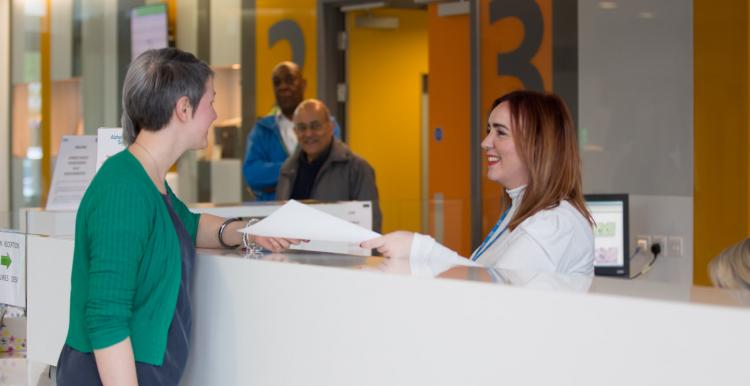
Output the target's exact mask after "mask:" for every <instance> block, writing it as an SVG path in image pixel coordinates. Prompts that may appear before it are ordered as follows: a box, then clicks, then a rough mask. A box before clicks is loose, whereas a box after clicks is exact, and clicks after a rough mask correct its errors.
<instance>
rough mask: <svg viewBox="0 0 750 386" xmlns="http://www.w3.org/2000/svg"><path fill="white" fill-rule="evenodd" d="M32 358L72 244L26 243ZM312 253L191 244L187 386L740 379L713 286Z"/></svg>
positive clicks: (738, 350) (736, 339)
mask: <svg viewBox="0 0 750 386" xmlns="http://www.w3.org/2000/svg"><path fill="white" fill-rule="evenodd" d="M28 240H29V241H28V246H29V250H28V259H29V260H28V267H29V270H28V286H29V287H28V317H29V321H28V334H29V336H28V338H29V347H28V357H29V359H30V360H32V361H36V362H42V363H49V364H54V363H55V362H56V360H57V355H58V353H59V350H60V347H61V346H62V344H63V342H64V339H65V332H66V331H67V322H68V314H67V307H68V301H69V298H68V297H69V275H70V264H71V259H72V250H73V241H72V239H69V238H68V239H64V238H53V237H40V236H29V239H28ZM414 268H415V267H412V266H411V265H410V264H409V263H408V262H405V261H396V260H386V259H382V258H378V257H361V256H348V255H335V254H323V253H310V252H296V253H289V254H273V255H264V256H262V257H253V258H250V257H246V256H243V255H242V253H241V252H239V251H222V250H199V253H198V256H197V260H196V267H195V277H194V284H193V294H192V295H193V312H194V314H193V323H194V324H193V336H192V351H191V354H190V359H189V363H188V368H187V370H186V373H185V377H184V379H183V384H184V385H191V386H192V385H195V386H197V385H201V386H204V385H327V386H330V385H498V384H506V385H550V384H554V385H602V384H607V385H636V384H637V385H641V384H651V385H663V384H680V385H709V384H721V385H746V384H747V379H748V378H747V373H746V370H745V369H746V367H745V366H746V362H747V348H748V347H750V334H748V333H747V332H748V326H750V308H748V307H747V306H746V305H745V303H744V302H745V301H746V299H745V298H744V296H746V295H744V294H738V293H734V292H730V291H724V290H717V289H711V288H695V287H694V288H691V287H673V286H670V285H665V284H659V283H645V282H632V281H625V280H619V279H608V278H593V279H592V278H586V277H577V276H561V275H550V274H534V273H524V272H507V271H506V272H503V271H496V270H488V269H483V268H469V267H454V268H451V269H448V270H446V271H444V272H441V273H440V274H439V275H438V276H437V277H426V276H415V274H416V273H417V272H425V271H429V270H418V269H414Z"/></svg>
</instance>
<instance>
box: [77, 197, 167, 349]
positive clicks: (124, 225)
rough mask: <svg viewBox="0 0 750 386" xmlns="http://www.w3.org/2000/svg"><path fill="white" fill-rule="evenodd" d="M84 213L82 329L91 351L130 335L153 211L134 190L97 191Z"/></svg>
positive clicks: (150, 203) (144, 199) (148, 203)
mask: <svg viewBox="0 0 750 386" xmlns="http://www.w3.org/2000/svg"><path fill="white" fill-rule="evenodd" d="M89 208H90V210H89V211H87V212H86V213H83V214H84V215H86V218H85V221H86V236H87V238H88V244H89V246H90V259H91V260H90V266H89V287H88V300H87V302H86V311H85V324H86V330H87V333H88V336H89V339H90V341H91V346H92V348H93V349H101V348H105V347H109V346H112V345H114V344H116V343H118V342H121V341H122V340H124V339H125V338H127V337H128V336H130V326H129V322H130V319H131V316H132V313H133V310H132V305H133V297H134V294H135V291H136V283H137V278H136V275H137V271H138V266H139V264H140V262H141V259H142V258H143V255H144V253H145V250H146V246H147V242H148V238H149V235H150V234H151V233H152V227H153V217H154V215H155V210H156V208H154V207H153V203H152V202H150V201H149V200H148V199H147V198H146V197H144V193H143V192H142V191H140V190H139V189H138V187H137V186H135V185H132V184H126V183H115V184H109V185H106V186H101V187H100V189H99V190H98V191H96V192H95V194H94V197H92V200H91V205H90V206H89Z"/></svg>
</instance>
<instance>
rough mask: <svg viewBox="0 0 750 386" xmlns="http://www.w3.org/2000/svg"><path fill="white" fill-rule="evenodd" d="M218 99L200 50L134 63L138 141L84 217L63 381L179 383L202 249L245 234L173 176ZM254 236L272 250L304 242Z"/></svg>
mask: <svg viewBox="0 0 750 386" xmlns="http://www.w3.org/2000/svg"><path fill="white" fill-rule="evenodd" d="M214 95H215V92H214V86H213V71H212V70H211V69H210V68H209V67H208V66H207V65H206V64H205V63H204V62H202V61H200V60H199V59H197V58H196V57H195V56H193V55H192V54H189V53H186V52H183V51H180V50H177V49H174V48H164V49H160V50H151V51H147V52H145V53H143V54H142V55H140V56H139V57H138V58H136V59H135V61H134V62H133V63H132V64H131V65H130V68H129V69H128V72H127V75H126V76H125V82H124V84H123V91H122V107H123V114H122V125H123V136H124V138H125V140H126V142H127V143H128V144H129V146H128V148H127V149H125V150H123V151H122V152H120V153H118V154H115V155H114V156H112V157H110V158H109V159H108V160H107V161H106V162H105V163H104V165H102V167H101V169H100V170H99V172H98V173H97V174H96V176H95V177H94V179H93V181H92V182H91V184H90V185H89V187H88V189H87V190H86V193H85V195H84V197H83V200H82V201H81V205H80V207H79V209H78V213H77V215H76V232H75V249H74V254H73V270H72V277H71V294H70V323H69V327H68V336H67V339H66V342H65V346H64V347H63V350H62V353H61V354H60V359H59V361H58V368H57V381H58V385H60V386H67V385H76V386H84V385H138V384H140V385H175V386H176V385H178V384H179V382H180V378H181V377H182V374H183V372H184V369H185V365H186V363H187V357H188V351H189V348H190V330H191V324H192V320H191V309H190V285H191V281H192V270H193V263H194V260H195V253H196V252H195V250H196V247H199V248H218V247H226V248H233V247H237V246H239V244H241V243H242V242H243V240H242V236H241V234H240V233H239V232H237V230H238V229H239V228H241V227H242V226H243V225H244V224H242V223H241V222H240V221H238V220H239V219H238V218H232V219H227V220H225V219H223V218H219V217H216V216H212V215H207V214H203V215H199V214H195V213H192V212H190V210H188V208H187V207H186V206H185V204H183V203H182V202H181V201H180V200H179V199H178V198H177V197H176V196H175V195H174V193H173V192H172V190H171V189H170V187H169V185H168V184H167V183H166V181H165V178H166V174H167V171H168V170H169V168H170V167H171V166H172V165H173V164H174V163H175V162H176V161H177V159H178V158H179V157H180V156H181V155H182V154H183V153H184V152H185V151H188V150H193V149H201V148H204V147H205V146H206V144H207V138H206V136H207V133H208V129H209V127H210V125H211V123H212V122H213V121H214V120H215V119H216V112H215V111H214V108H213V100H214ZM247 237H248V238H249V240H245V242H248V241H254V242H256V243H258V244H260V245H261V246H263V247H265V248H267V249H270V250H272V251H281V250H283V249H286V248H288V247H289V245H290V244H292V243H297V242H298V240H288V239H276V238H264V237H255V236H252V235H248V236H247Z"/></svg>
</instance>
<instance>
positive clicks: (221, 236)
mask: <svg viewBox="0 0 750 386" xmlns="http://www.w3.org/2000/svg"><path fill="white" fill-rule="evenodd" d="M235 221H242V218H241V217H232V218H228V219H226V220H224V222H223V223H221V226H220V227H219V234H218V237H219V244H221V246H222V247H224V248H226V249H234V248H237V247H239V246H240V245H239V244H236V245H229V244H227V243H225V242H224V230H225V229H226V228H227V225H229V224H231V223H233V222H235Z"/></svg>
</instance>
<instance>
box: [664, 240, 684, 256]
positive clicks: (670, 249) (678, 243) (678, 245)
mask: <svg viewBox="0 0 750 386" xmlns="http://www.w3.org/2000/svg"><path fill="white" fill-rule="evenodd" d="M666 252H667V254H668V255H669V256H672V257H682V237H680V236H669V237H667V251H666Z"/></svg>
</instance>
